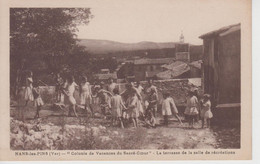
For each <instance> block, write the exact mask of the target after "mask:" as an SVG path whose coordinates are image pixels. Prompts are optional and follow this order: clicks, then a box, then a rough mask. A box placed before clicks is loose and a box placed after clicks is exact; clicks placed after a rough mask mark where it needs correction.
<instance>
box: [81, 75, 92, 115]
mask: <svg viewBox="0 0 260 164" xmlns="http://www.w3.org/2000/svg"><path fill="white" fill-rule="evenodd" d="M91 104H92V91H91V86H90V84H89V82H88V81H87V77H86V76H83V77H82V82H81V84H80V105H84V108H85V110H86V111H88V109H90V111H91V114H92V115H93V109H92V106H91Z"/></svg>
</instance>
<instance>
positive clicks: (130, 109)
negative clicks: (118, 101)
mask: <svg viewBox="0 0 260 164" xmlns="http://www.w3.org/2000/svg"><path fill="white" fill-rule="evenodd" d="M126 104H127V113H128V115H129V116H130V118H131V119H132V121H133V124H134V127H135V128H136V127H138V116H139V111H138V98H137V96H136V92H135V91H134V90H133V91H131V92H130V95H129V98H128V99H127V101H126Z"/></svg>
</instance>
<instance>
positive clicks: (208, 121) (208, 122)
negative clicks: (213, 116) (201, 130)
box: [207, 118, 210, 128]
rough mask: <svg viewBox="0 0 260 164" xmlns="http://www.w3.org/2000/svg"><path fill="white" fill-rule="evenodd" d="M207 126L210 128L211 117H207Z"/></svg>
mask: <svg viewBox="0 0 260 164" xmlns="http://www.w3.org/2000/svg"><path fill="white" fill-rule="evenodd" d="M207 127H208V128H210V119H209V118H208V119H207Z"/></svg>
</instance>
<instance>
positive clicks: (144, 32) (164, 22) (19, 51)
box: [6, 0, 251, 158]
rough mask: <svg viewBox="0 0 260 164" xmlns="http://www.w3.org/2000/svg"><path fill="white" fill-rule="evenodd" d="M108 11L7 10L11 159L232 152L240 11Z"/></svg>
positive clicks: (234, 7)
mask: <svg viewBox="0 0 260 164" xmlns="http://www.w3.org/2000/svg"><path fill="white" fill-rule="evenodd" d="M112 2H114V3H112ZM112 2H111V3H108V2H106V3H104V4H105V5H100V4H98V5H89V6H88V5H87V4H88V3H84V5H82V7H74V6H71V7H70V6H68V7H21V6H17V7H16V6H11V7H10V8H8V10H9V11H8V12H9V15H8V16H9V18H8V19H9V88H8V90H9V108H10V110H9V111H8V112H9V113H8V115H9V118H8V119H10V122H9V124H10V129H9V136H10V138H9V140H8V142H9V143H8V144H9V145H10V147H9V148H10V150H11V151H15V155H16V156H18V155H21V154H19V153H22V151H21V150H23V151H30V153H31V154H30V155H33V153H34V151H35V152H36V150H37V151H52V150H55V151H56V150H66V151H68V150H75V151H77V150H79V152H74V153H75V155H83V154H84V153H85V152H84V151H85V150H86V151H88V150H101V151H102V150H140V151H135V152H133V153H134V154H135V155H146V153H147V154H150V153H151V152H148V151H147V152H146V151H145V150H166V152H164V151H163V152H162V153H163V154H165V155H170V154H171V155H173V154H174V153H177V152H170V151H168V152H167V150H176V151H178V150H184V151H185V150H207V151H211V153H213V154H214V153H215V154H225V155H229V154H235V151H236V150H240V149H241V141H242V138H241V135H243V133H242V132H241V128H242V126H243V124H244V123H243V121H242V119H241V117H242V114H241V113H242V111H241V110H243V109H242V108H241V102H242V99H241V95H242V93H241V92H242V89H241V81H242V78H241V77H242V76H241V74H242V71H241V70H242V69H243V68H241V63H243V60H242V59H243V58H242V48H241V47H242V44H243V43H244V42H242V39H243V32H242V31H243V30H245V29H243V28H246V27H248V24H247V25H244V24H243V23H242V22H243V21H244V20H243V19H244V17H242V16H241V15H242V14H245V13H246V11H244V10H245V9H250V7H245V8H243V11H242V10H241V6H246V5H247V6H250V5H251V3H250V1H244V0H241V1H238V2H237V3H234V1H232V0H227V1H216V0H208V1H200V0H195V1H187V0H185V2H186V3H178V2H180V1H178V0H176V1H174V0H173V1H167V0H163V1H160V2H159V1H151V2H149V1H146V0H144V1H143V2H140V3H138V1H134V2H133V1H124V2H119V1H116V2H115V1H112ZM241 11H242V12H241ZM247 12H249V13H250V12H251V11H247ZM241 37H242V38H241ZM247 55H248V56H251V54H247ZM249 67H250V66H249ZM244 68H245V67H244ZM6 89H7V88H6ZM249 90H250V91H251V88H250V86H249ZM249 101H251V100H249ZM244 110H248V112H249V114H250V112H251V108H248V109H244ZM243 113H244V112H243ZM249 135H250V134H249ZM230 149H232V151H231V150H230ZM142 150H143V151H142ZM215 150H221V151H215ZM82 151H83V152H82ZM99 153H100V155H109V151H107V152H99ZM111 153H112V152H111ZM138 153H139V154H138ZM142 153H143V154H142ZM167 153H168V154H167ZM197 153H198V154H203V153H204V152H200V151H198V152H197ZM151 154H153V153H151ZM157 154H158V152H157ZM23 155H24V154H23ZM26 155H28V154H26ZM72 155H73V154H72ZM90 155H91V154H90ZM97 155H99V154H97ZM111 155H114V154H113V153H112V154H111ZM123 155H131V152H127V151H124V152H123ZM171 158H173V157H171Z"/></svg>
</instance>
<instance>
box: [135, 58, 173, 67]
mask: <svg viewBox="0 0 260 164" xmlns="http://www.w3.org/2000/svg"><path fill="white" fill-rule="evenodd" d="M174 60H175V58H156V59H148V58H142V59H136V60H134V64H135V65H145V64H169V63H171V62H173V61H174Z"/></svg>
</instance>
